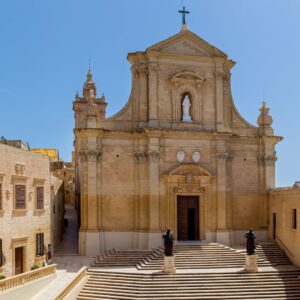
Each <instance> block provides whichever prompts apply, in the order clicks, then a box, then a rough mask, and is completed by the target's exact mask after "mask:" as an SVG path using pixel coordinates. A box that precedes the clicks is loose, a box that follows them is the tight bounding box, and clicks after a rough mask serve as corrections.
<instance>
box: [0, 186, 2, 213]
mask: <svg viewBox="0 0 300 300" xmlns="http://www.w3.org/2000/svg"><path fill="white" fill-rule="evenodd" d="M2 209H3V203H2V183H0V210H2Z"/></svg>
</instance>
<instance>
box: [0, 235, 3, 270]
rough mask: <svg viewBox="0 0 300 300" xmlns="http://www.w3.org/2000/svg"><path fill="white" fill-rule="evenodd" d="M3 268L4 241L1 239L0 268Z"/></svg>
mask: <svg viewBox="0 0 300 300" xmlns="http://www.w3.org/2000/svg"><path fill="white" fill-rule="evenodd" d="M2 266H3V253H2V240H1V239H0V267H2Z"/></svg>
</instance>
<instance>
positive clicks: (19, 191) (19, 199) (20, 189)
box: [15, 184, 26, 209]
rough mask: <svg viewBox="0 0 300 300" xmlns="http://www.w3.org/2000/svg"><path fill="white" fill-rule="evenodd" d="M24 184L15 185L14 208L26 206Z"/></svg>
mask: <svg viewBox="0 0 300 300" xmlns="http://www.w3.org/2000/svg"><path fill="white" fill-rule="evenodd" d="M25 193H26V187H25V185H19V184H18V185H15V194H16V209H20V208H21V209H22V208H26V206H25V198H26V197H25Z"/></svg>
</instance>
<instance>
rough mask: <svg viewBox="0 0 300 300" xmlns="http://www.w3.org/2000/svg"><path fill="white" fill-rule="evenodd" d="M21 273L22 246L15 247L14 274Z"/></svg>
mask: <svg viewBox="0 0 300 300" xmlns="http://www.w3.org/2000/svg"><path fill="white" fill-rule="evenodd" d="M21 273H23V247H18V248H15V275H18V274H21Z"/></svg>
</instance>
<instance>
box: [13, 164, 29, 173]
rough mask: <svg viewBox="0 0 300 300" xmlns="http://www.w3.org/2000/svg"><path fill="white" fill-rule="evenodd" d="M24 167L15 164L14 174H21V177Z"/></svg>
mask: <svg viewBox="0 0 300 300" xmlns="http://www.w3.org/2000/svg"><path fill="white" fill-rule="evenodd" d="M25 169H26V168H25V165H24V164H20V163H16V165H15V171H16V174H21V175H23V174H24V172H25Z"/></svg>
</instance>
